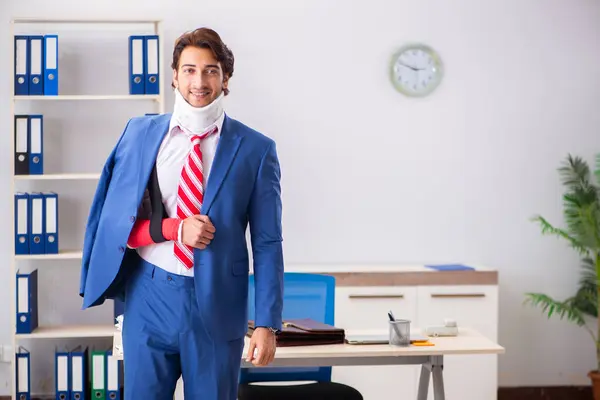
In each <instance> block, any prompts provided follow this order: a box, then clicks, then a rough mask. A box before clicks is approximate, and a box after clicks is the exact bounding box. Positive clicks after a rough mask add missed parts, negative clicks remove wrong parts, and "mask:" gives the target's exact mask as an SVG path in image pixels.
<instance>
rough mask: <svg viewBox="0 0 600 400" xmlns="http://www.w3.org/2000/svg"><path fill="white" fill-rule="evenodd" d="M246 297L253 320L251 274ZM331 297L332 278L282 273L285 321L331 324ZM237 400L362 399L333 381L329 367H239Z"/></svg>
mask: <svg viewBox="0 0 600 400" xmlns="http://www.w3.org/2000/svg"><path fill="white" fill-rule="evenodd" d="M248 297H249V298H248V318H249V319H254V276H253V275H251V276H250V282H249V288H248ZM334 298H335V278H334V277H333V276H326V275H319V274H306V273H293V272H286V273H285V274H284V300H283V318H284V319H294V318H312V319H314V320H315V321H319V322H324V323H326V324H329V325H333V324H334V320H335V317H334V313H335V310H334ZM306 381H308V382H307V383H304V382H306ZM261 382H281V383H282V384H281V385H279V384H270V385H266V384H260V383H261ZM284 382H285V383H284ZM288 382H289V384H288ZM238 400H363V396H362V395H361V394H360V392H359V391H358V390H356V389H355V388H353V387H351V386H348V385H345V384H342V383H337V382H332V381H331V367H298V368H291V367H289V368H288V367H286V368H284V367H260V368H242V370H241V373H240V385H239V391H238Z"/></svg>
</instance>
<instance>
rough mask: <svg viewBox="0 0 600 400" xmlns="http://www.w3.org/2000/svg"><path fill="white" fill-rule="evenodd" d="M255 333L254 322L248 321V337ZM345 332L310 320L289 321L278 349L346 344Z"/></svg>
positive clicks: (282, 333)
mask: <svg viewBox="0 0 600 400" xmlns="http://www.w3.org/2000/svg"><path fill="white" fill-rule="evenodd" d="M253 332H254V321H248V333H247V335H248V336H252V333H253ZM344 339H345V332H344V330H343V329H341V328H336V327H335V326H331V325H328V324H324V323H321V322H318V321H315V320H312V319H310V318H301V319H287V320H284V321H283V329H282V330H281V333H280V334H279V335H278V336H277V347H289V346H311V345H319V344H340V343H344Z"/></svg>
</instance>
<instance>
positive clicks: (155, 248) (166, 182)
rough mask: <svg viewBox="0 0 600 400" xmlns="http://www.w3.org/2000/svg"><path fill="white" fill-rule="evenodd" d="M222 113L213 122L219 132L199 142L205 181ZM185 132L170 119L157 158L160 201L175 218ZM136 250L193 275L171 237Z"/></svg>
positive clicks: (184, 158) (186, 151) (163, 265)
mask: <svg viewBox="0 0 600 400" xmlns="http://www.w3.org/2000/svg"><path fill="white" fill-rule="evenodd" d="M224 119H225V113H222V114H221V116H220V117H219V118H218V119H217V121H216V122H215V125H216V126H217V128H218V132H217V133H215V134H212V135H210V136H209V137H207V138H204V139H202V141H201V142H200V150H201V151H202V166H203V169H204V175H203V177H204V182H203V185H204V187H205V188H206V182H208V177H209V175H210V170H211V166H212V162H213V159H214V157H215V151H216V149H217V143H218V142H219V137H220V134H221V128H222V127H223V120H224ZM190 136H191V135H189V134H188V133H187V132H184V131H183V130H181V129H180V128H179V126H177V125H176V124H175V122H174V121H173V119H171V123H170V124H169V131H168V132H167V134H166V135H165V138H164V139H163V141H162V143H161V145H160V148H159V149H158V155H157V158H156V173H157V176H158V185H159V186H160V191H161V193H162V201H163V204H164V207H165V211H166V212H167V214H168V216H169V217H170V218H177V189H178V188H179V179H180V177H181V169H182V168H183V166H184V165H185V162H186V161H187V157H188V154H189V153H190V151H191V150H192V141H191V140H190ZM178 236H179V239H181V224H180V225H179V235H178ZM137 252H138V254H139V255H140V257H142V258H143V259H144V260H146V261H148V262H149V263H152V264H154V265H156V266H157V267H159V268H161V269H164V270H165V271H167V272H170V273H173V274H177V275H184V276H194V268H193V267H192V268H190V269H187V268H186V267H185V266H184V265H183V264H182V263H181V262H180V261H179V260H178V259H177V258H176V257H175V253H174V252H173V241H170V240H169V241H166V242H162V243H156V244H151V245H148V246H142V247H139V248H138V249H137Z"/></svg>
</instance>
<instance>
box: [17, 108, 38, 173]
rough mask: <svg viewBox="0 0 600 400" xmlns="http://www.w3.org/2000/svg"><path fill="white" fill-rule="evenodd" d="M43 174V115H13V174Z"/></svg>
mask: <svg viewBox="0 0 600 400" xmlns="http://www.w3.org/2000/svg"><path fill="white" fill-rule="evenodd" d="M43 174H44V116H43V115H15V175H43Z"/></svg>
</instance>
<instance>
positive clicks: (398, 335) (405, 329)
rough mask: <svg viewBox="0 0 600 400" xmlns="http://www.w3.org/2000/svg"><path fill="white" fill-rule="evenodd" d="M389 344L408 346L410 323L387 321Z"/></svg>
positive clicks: (399, 320) (405, 321)
mask: <svg viewBox="0 0 600 400" xmlns="http://www.w3.org/2000/svg"><path fill="white" fill-rule="evenodd" d="M389 324H390V339H389V341H390V344H391V345H394V346H410V321H409V320H407V319H397V320H395V321H389Z"/></svg>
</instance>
